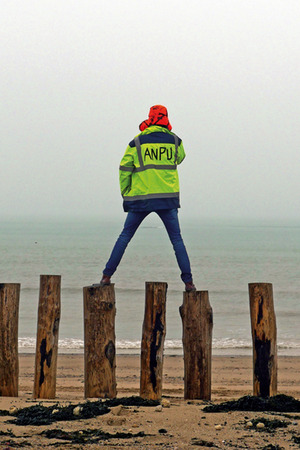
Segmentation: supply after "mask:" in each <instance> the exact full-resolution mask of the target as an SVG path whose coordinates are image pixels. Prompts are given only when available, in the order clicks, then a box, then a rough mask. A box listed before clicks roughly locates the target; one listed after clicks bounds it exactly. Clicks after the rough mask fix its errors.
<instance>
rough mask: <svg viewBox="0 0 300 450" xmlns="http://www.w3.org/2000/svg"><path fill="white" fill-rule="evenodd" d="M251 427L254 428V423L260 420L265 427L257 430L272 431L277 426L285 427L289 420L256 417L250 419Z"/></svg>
mask: <svg viewBox="0 0 300 450" xmlns="http://www.w3.org/2000/svg"><path fill="white" fill-rule="evenodd" d="M251 422H252V424H253V427H251V428H255V429H256V430H257V428H256V425H257V424H258V423H259V422H261V423H263V424H264V426H265V428H262V429H259V430H257V431H269V432H270V433H272V432H274V431H275V430H276V429H277V428H286V427H287V426H288V425H290V423H291V422H287V421H285V420H279V419H272V420H270V419H266V418H265V417H258V418H257V419H254V420H251Z"/></svg>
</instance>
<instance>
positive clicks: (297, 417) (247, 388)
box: [0, 355, 300, 450]
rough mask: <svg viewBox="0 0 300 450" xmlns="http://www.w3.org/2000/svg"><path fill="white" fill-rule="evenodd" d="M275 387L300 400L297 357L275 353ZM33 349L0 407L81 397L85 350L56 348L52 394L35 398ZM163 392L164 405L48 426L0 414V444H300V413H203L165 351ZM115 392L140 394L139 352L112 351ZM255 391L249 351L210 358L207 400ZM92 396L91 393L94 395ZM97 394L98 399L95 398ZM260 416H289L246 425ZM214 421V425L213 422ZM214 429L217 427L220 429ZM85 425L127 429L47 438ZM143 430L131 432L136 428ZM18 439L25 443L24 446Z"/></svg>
mask: <svg viewBox="0 0 300 450" xmlns="http://www.w3.org/2000/svg"><path fill="white" fill-rule="evenodd" d="M278 364H279V372H278V376H279V380H278V393H281V394H286V395H291V396H293V397H295V398H296V399H298V400H300V358H299V357H280V358H279V363H278ZM33 372H34V355H20V383H19V397H18V398H11V397H0V410H9V409H10V408H11V407H16V408H24V407H28V406H31V405H36V404H38V403H41V404H43V405H45V406H49V405H53V404H54V403H59V404H60V405H67V404H69V403H72V404H75V405H76V404H78V403H82V402H84V398H83V390H84V377H83V355H59V357H58V371H57V398H56V400H55V401H53V400H52V401H50V400H48V401H41V402H40V401H33V400H32V388H33ZM163 373H164V376H163V399H164V400H167V401H168V402H169V405H167V406H168V407H163V408H162V411H156V408H155V407H132V406H131V407H123V408H117V409H116V410H112V411H111V412H110V413H109V414H105V415H103V416H98V417H94V418H92V419H80V416H79V417H78V420H75V421H64V422H54V423H52V424H51V425H48V426H17V425H15V424H11V423H7V421H8V420H9V419H13V417H12V416H10V417H9V414H8V415H6V416H0V448H4V449H5V448H6V449H8V448H15V447H20V446H22V447H23V448H34V449H35V448H36V449H38V448H43V447H48V446H49V447H53V445H55V447H56V448H61V449H66V448H67V449H68V448H86V449H92V448H104V447H110V448H119V447H123V448H128V449H129V448H147V449H154V448H170V449H181V448H195V447H201V448H204V449H205V448H220V449H225V448H246V449H268V450H271V449H274V450H275V449H280V448H283V449H290V448H300V413H290V414H288V416H289V417H287V415H286V414H285V415H283V414H282V413H277V414H274V413H270V412H269V413H268V412H263V413H261V412H229V413H205V412H203V408H204V407H205V406H206V404H207V403H206V402H202V401H186V400H184V399H183V359H182V357H181V356H166V357H165V359H164V371H163ZM117 383H118V397H129V396H131V395H138V394H139V357H138V356H134V355H121V356H118V357H117ZM251 394H252V361H251V358H250V357H246V356H240V357H237V356H232V357H230V356H228V357H218V356H215V357H213V376H212V402H213V403H218V402H221V401H227V400H232V399H238V398H240V397H241V396H244V395H251ZM91 400H92V399H91ZM93 400H95V399H93ZM257 418H266V419H269V420H273V419H275V418H277V419H280V420H281V421H286V422H288V426H287V427H286V428H277V429H276V430H275V431H274V432H273V433H270V432H269V431H267V430H266V429H262V430H257V429H254V428H247V427H246V422H249V421H251V420H254V419H257ZM216 426H217V429H216V428H215V427H216ZM218 428H219V429H218ZM49 429H54V430H58V429H60V430H63V431H65V432H71V431H79V432H81V433H80V434H81V435H84V433H85V432H86V431H87V430H89V429H92V430H102V431H104V432H107V433H110V434H115V433H121V432H124V433H129V434H130V435H129V436H128V437H127V438H111V439H108V440H99V441H97V442H96V443H92V444H90V443H83V444H82V443H81V444H75V443H72V442H71V441H66V440H58V439H49V438H47V437H46V436H45V435H41V432H43V431H44V430H49ZM141 432H143V433H144V436H134V435H138V433H141ZM22 444H23V445H22Z"/></svg>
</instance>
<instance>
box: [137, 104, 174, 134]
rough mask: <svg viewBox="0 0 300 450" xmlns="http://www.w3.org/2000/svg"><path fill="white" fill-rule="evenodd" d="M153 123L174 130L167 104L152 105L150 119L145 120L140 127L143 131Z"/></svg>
mask: <svg viewBox="0 0 300 450" xmlns="http://www.w3.org/2000/svg"><path fill="white" fill-rule="evenodd" d="M151 125H159V126H161V127H166V128H167V129H168V130H169V131H171V130H172V126H171V124H170V122H169V118H168V111H167V108H166V107H165V106H162V105H154V106H151V108H150V111H149V116H148V119H146V120H144V121H143V122H142V123H141V124H140V126H139V128H140V130H141V131H144V130H145V129H146V128H148V127H150V126H151Z"/></svg>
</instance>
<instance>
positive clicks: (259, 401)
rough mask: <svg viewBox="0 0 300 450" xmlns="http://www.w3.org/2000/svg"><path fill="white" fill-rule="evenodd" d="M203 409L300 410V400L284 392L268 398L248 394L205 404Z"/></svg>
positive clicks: (223, 410)
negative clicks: (217, 402)
mask: <svg viewBox="0 0 300 450" xmlns="http://www.w3.org/2000/svg"><path fill="white" fill-rule="evenodd" d="M203 411H205V412H213V413H215V412H227V411H276V412H300V401H299V400H296V399H295V398H294V397H290V396H288V395H284V394H280V395H275V396H274V397H267V398H262V397H254V396H250V395H247V396H245V397H241V398H240V399H238V400H233V401H229V402H224V403H220V404H219V405H209V406H205V408H204V409H203Z"/></svg>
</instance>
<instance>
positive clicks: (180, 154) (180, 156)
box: [177, 141, 185, 164]
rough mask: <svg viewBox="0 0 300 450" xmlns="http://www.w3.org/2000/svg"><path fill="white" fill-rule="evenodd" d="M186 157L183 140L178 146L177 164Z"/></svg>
mask: <svg viewBox="0 0 300 450" xmlns="http://www.w3.org/2000/svg"><path fill="white" fill-rule="evenodd" d="M184 158H185V151H184V148H183V144H182V141H181V142H180V145H179V147H178V154H177V164H180V163H182V161H183V160H184Z"/></svg>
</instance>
